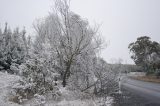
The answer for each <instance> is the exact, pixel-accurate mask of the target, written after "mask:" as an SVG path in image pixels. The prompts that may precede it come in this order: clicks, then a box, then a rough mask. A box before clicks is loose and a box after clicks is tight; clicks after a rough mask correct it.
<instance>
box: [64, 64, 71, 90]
mask: <svg viewBox="0 0 160 106" xmlns="http://www.w3.org/2000/svg"><path fill="white" fill-rule="evenodd" d="M70 66H71V64H68V65H67V68H66V71H65V73H64V75H63V82H62V85H63V87H66V80H67V76H68V74H70ZM68 77H69V76H68Z"/></svg>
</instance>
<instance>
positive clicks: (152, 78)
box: [131, 75, 160, 83]
mask: <svg viewBox="0 0 160 106" xmlns="http://www.w3.org/2000/svg"><path fill="white" fill-rule="evenodd" d="M131 78H133V79H136V80H141V81H146V82H155V83H160V78H157V77H156V76H153V75H152V76H151V75H150V76H136V77H131Z"/></svg>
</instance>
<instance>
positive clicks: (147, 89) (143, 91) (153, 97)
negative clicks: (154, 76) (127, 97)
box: [121, 77, 160, 106]
mask: <svg viewBox="0 0 160 106" xmlns="http://www.w3.org/2000/svg"><path fill="white" fill-rule="evenodd" d="M121 85H122V86H123V87H124V88H125V89H127V90H128V91H130V92H132V93H133V94H136V95H138V96H141V97H143V98H145V99H146V100H147V101H146V102H150V103H157V104H159V105H158V106H160V84H158V83H151V82H144V81H139V80H134V79H130V78H128V77H124V78H123V79H122V81H121ZM153 106H154V105H153Z"/></svg>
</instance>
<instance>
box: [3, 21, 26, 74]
mask: <svg viewBox="0 0 160 106" xmlns="http://www.w3.org/2000/svg"><path fill="white" fill-rule="evenodd" d="M25 33H26V32H25V30H23V31H21V32H19V29H18V28H17V29H15V30H14V31H13V32H12V31H11V30H10V29H9V28H8V27H7V24H6V26H5V29H4V32H3V33H2V31H1V29H0V67H1V69H4V70H7V71H8V72H10V73H18V66H19V65H20V64H21V63H23V62H24V59H25V57H26V55H27V53H28V45H27V39H26V37H25ZM1 69H0V70H1Z"/></svg>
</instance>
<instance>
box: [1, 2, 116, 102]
mask: <svg viewBox="0 0 160 106" xmlns="http://www.w3.org/2000/svg"><path fill="white" fill-rule="evenodd" d="M34 29H35V31H36V33H35V34H36V37H35V39H34V41H33V43H31V42H30V38H28V39H26V37H25V30H23V31H22V32H19V31H18V30H16V31H15V32H14V33H12V32H10V31H9V30H8V29H7V26H6V28H5V31H4V33H1V32H0V37H1V38H0V40H2V41H3V42H0V43H1V44H0V47H1V48H0V50H1V52H0V56H1V55H2V56H1V57H0V66H2V68H6V67H5V65H6V64H7V65H6V66H8V64H9V68H6V69H10V70H12V71H13V72H14V73H17V74H18V75H19V76H21V77H22V79H21V80H20V81H19V82H17V83H15V85H14V86H13V87H12V88H13V89H14V92H13V95H14V100H16V101H15V102H18V103H22V102H24V101H25V100H34V101H36V102H37V103H38V105H42V104H45V103H46V101H47V100H52V101H58V100H62V99H70V100H74V99H81V100H85V99H88V100H90V99H91V98H92V99H94V97H96V98H99V97H100V98H102V99H103V102H104V103H105V100H106V98H107V97H108V96H109V95H110V94H112V93H113V92H115V90H116V89H117V75H118V74H117V71H116V70H118V68H117V67H116V68H113V67H111V66H110V65H108V64H107V63H106V62H105V61H104V60H103V59H101V58H99V57H98V56H97V54H98V53H99V51H100V49H101V47H102V43H103V42H102V40H101V39H100V35H99V33H98V28H93V27H91V26H90V25H89V23H88V21H87V20H85V19H82V18H81V17H80V16H79V15H77V14H75V13H74V12H72V11H71V10H70V8H69V0H55V8H54V11H53V12H51V13H50V15H49V16H48V17H46V18H45V19H44V20H40V21H38V22H37V23H36V24H34ZM3 37H5V38H3ZM6 42H7V44H6ZM4 44H6V45H7V46H4ZM2 51H5V52H2ZM3 53H4V54H3ZM6 53H7V54H6ZM5 59H6V60H5ZM8 61H9V62H10V63H8ZM70 95H71V96H72V97H71V96H70ZM74 97H75V98H74ZM48 98H50V99H48Z"/></svg>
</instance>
